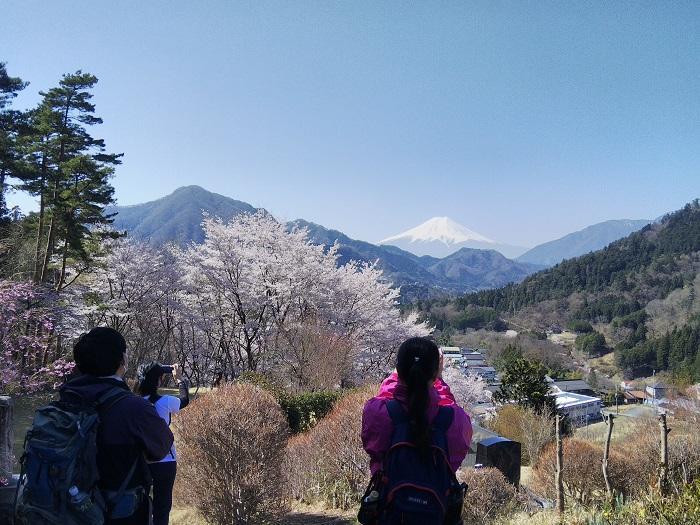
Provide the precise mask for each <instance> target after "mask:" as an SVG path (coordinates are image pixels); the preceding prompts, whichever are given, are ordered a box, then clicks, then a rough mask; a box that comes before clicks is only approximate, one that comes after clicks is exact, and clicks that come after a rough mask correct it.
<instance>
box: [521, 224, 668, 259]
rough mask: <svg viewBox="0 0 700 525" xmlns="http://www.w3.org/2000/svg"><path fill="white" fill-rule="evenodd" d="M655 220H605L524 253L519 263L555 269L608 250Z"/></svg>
mask: <svg viewBox="0 0 700 525" xmlns="http://www.w3.org/2000/svg"><path fill="white" fill-rule="evenodd" d="M651 222H654V221H652V220H636V221H635V220H627V219H622V220H612V221H605V222H601V223H598V224H594V225H593V226H589V227H588V228H584V229H583V230H581V231H577V232H574V233H570V234H568V235H565V236H564V237H562V238H561V239H556V240H554V241H549V242H546V243H544V244H540V245H539V246H535V247H534V248H533V249H531V250H529V251H527V252H526V253H524V254H522V255H521V256H520V257H518V258H517V259H516V260H517V261H519V262H526V263H531V264H540V265H543V266H554V265H555V264H558V263H560V262H561V261H563V260H564V259H573V258H574V257H578V256H579V255H584V254H586V253H589V252H594V251H596V250H600V249H601V248H605V247H606V246H607V245H608V244H610V243H611V242H614V241H616V240H618V239H622V238H623V237H627V236H628V235H629V234H630V233H632V232H635V231H637V230H641V229H642V228H643V227H644V226H646V225H647V224H649V223H651Z"/></svg>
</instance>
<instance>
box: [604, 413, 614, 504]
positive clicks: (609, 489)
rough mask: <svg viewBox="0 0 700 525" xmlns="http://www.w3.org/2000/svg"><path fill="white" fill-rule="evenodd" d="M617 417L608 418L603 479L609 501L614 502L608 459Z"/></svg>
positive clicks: (609, 416)
mask: <svg viewBox="0 0 700 525" xmlns="http://www.w3.org/2000/svg"><path fill="white" fill-rule="evenodd" d="M614 418H615V416H613V415H612V414H608V418H607V419H606V421H605V423H606V424H607V425H608V434H607V436H606V437H605V450H604V452H603V478H604V479H605V490H606V492H607V494H608V499H609V500H610V501H611V502H612V501H613V496H614V495H613V490H612V486H611V485H610V477H609V475H608V459H609V458H610V440H611V439H612V433H613V420H614Z"/></svg>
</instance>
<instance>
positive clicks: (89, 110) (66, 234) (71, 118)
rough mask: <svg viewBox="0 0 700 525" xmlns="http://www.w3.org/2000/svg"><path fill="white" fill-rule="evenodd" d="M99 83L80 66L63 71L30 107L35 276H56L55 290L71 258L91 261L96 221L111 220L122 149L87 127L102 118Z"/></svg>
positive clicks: (28, 184)
mask: <svg viewBox="0 0 700 525" xmlns="http://www.w3.org/2000/svg"><path fill="white" fill-rule="evenodd" d="M96 83H97V78H96V77H95V76H94V75H91V74H89V73H83V72H82V71H77V72H76V73H74V74H69V75H64V76H63V79H62V80H61V81H60V82H59V85H58V87H55V88H52V89H50V90H49V91H47V92H41V93H40V94H41V95H42V96H43V100H42V102H41V103H40V104H39V106H38V107H37V108H36V109H35V110H34V111H33V112H32V113H31V126H32V140H31V141H30V144H29V146H28V147H27V158H28V160H29V162H30V163H31V169H29V170H28V171H27V172H26V174H25V176H24V180H23V185H22V189H23V190H25V191H28V192H30V193H32V194H34V195H36V196H38V197H39V213H38V226H37V233H36V246H35V268H34V280H35V281H37V282H48V281H52V283H53V285H54V286H55V288H56V289H57V290H60V289H61V288H63V287H64V286H65V285H66V266H67V263H68V261H69V259H75V260H77V261H79V262H81V263H83V264H84V265H85V264H89V262H90V259H91V252H92V249H91V248H90V246H91V243H92V241H93V240H94V239H91V237H94V236H95V235H98V234H97V233H96V230H95V229H94V226H98V225H101V224H108V223H110V222H111V219H110V218H109V217H106V216H105V215H104V210H105V207H106V206H107V205H109V204H110V203H112V202H113V193H114V189H113V188H112V186H111V184H110V183H109V179H110V177H111V176H112V174H113V173H114V166H115V165H117V164H119V163H120V162H121V161H120V157H121V154H110V153H106V152H105V144H104V141H103V140H102V139H96V138H93V137H92V136H91V135H90V133H88V130H87V127H88V126H93V125H96V124H101V123H102V119H100V118H99V117H96V116H95V114H94V113H95V106H94V104H92V103H91V99H92V93H91V92H90V90H91V89H92V88H93V87H94V86H95V84H96ZM54 258H56V259H55V261H54V262H55V267H54V268H52V260H54ZM52 270H55V271H52Z"/></svg>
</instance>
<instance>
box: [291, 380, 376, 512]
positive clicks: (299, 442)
mask: <svg viewBox="0 0 700 525" xmlns="http://www.w3.org/2000/svg"><path fill="white" fill-rule="evenodd" d="M376 391H377V386H374V385H372V386H366V387H364V388H360V389H356V390H353V391H352V392H350V393H349V394H347V395H346V396H344V397H343V398H342V399H341V400H339V401H338V403H336V405H335V406H334V407H333V410H332V411H331V413H330V414H328V416H327V417H325V418H323V420H322V421H320V422H319V424H318V425H316V426H314V427H313V428H312V429H310V430H309V431H308V432H302V433H299V434H297V435H295V436H292V437H291V438H290V440H289V442H288V443H287V454H286V459H285V464H284V470H285V471H286V472H287V485H288V487H289V490H290V493H291V496H292V497H293V498H294V499H296V500H298V501H302V502H304V503H311V504H317V503H322V504H324V505H326V506H329V507H332V508H340V509H351V508H354V507H355V506H356V505H357V502H358V501H359V498H360V496H361V495H362V492H363V491H364V489H365V486H366V484H367V481H368V480H369V457H368V456H367V453H366V452H365V451H364V449H363V448H362V440H361V439H360V432H361V428H362V412H363V409H364V406H365V402H366V401H367V400H368V399H369V398H371V397H372V396H373V395H374V394H375V393H376Z"/></svg>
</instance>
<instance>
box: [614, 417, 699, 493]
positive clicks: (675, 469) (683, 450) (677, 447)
mask: <svg viewBox="0 0 700 525" xmlns="http://www.w3.org/2000/svg"><path fill="white" fill-rule="evenodd" d="M669 427H670V428H672V430H673V431H672V432H671V433H670V434H669V435H668V467H669V469H668V480H669V484H670V488H671V489H673V490H674V491H675V492H677V493H678V492H680V490H681V489H682V487H683V486H684V485H685V484H687V483H689V482H692V481H693V480H696V479H700V436H699V435H698V432H697V429H696V428H695V427H694V426H693V425H689V424H684V423H683V422H681V421H678V420H673V421H672V422H671V423H670V424H669ZM659 434H660V430H659V425H658V423H656V421H653V420H646V421H643V422H641V423H639V424H638V425H637V427H636V428H635V431H634V433H633V434H632V436H633V440H631V441H630V442H626V443H625V444H624V454H625V455H626V457H627V458H628V459H629V461H628V463H627V466H628V469H629V470H628V472H626V475H627V476H629V477H633V478H635V479H636V480H637V482H638V485H637V490H636V491H634V493H633V495H641V494H644V493H646V492H648V489H649V488H650V487H654V486H656V483H657V479H658V468H659V454H660V452H659V447H660V444H659V443H660V435H659ZM621 452H623V451H621Z"/></svg>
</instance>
